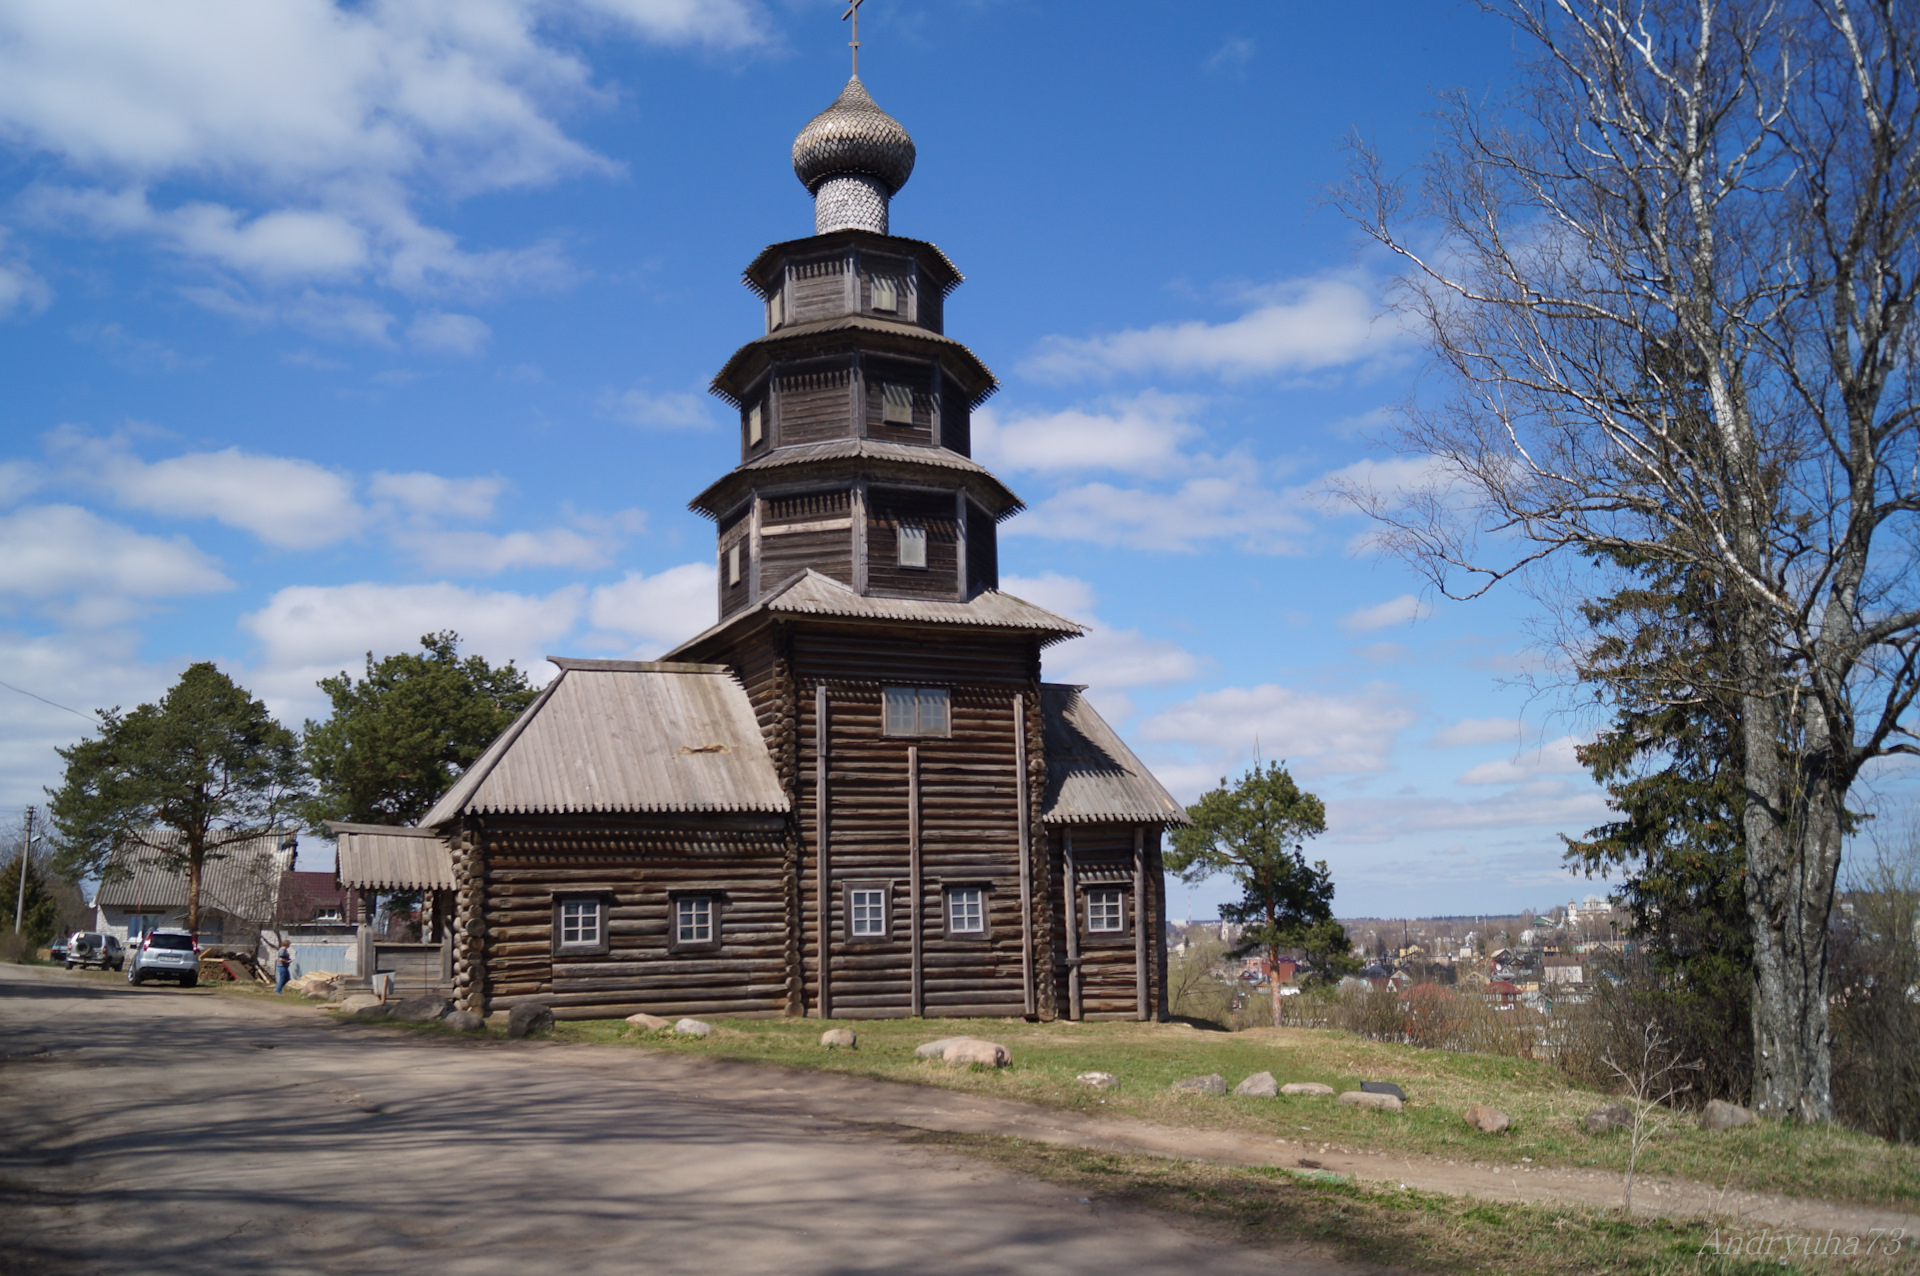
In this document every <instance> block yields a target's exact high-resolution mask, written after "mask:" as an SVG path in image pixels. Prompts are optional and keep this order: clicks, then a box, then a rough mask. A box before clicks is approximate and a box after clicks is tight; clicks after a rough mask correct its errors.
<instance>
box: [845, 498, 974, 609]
mask: <svg viewBox="0 0 1920 1276" xmlns="http://www.w3.org/2000/svg"><path fill="white" fill-rule="evenodd" d="M902 524H909V525H912V526H916V527H924V528H926V530H927V565H926V567H925V568H918V567H902V566H900V546H899V538H898V534H897V529H898V528H899V527H900V526H901V525H902ZM959 552H960V547H959V528H958V527H957V526H956V525H955V509H954V500H953V494H952V493H951V492H924V491H912V490H906V489H901V488H885V487H875V488H871V489H869V490H868V493H867V583H868V585H869V586H870V587H871V588H873V589H875V590H877V591H879V592H881V593H888V594H908V595H914V596H918V597H923V598H953V597H954V596H955V594H956V593H957V592H958V589H957V584H958V580H959V576H958V571H959V565H958V564H959V560H958V555H959Z"/></svg>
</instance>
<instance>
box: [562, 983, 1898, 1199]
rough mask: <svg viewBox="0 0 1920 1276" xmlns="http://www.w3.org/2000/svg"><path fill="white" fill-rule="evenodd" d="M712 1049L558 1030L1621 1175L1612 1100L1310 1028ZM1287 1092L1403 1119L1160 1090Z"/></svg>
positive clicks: (1660, 1154)
mask: <svg viewBox="0 0 1920 1276" xmlns="http://www.w3.org/2000/svg"><path fill="white" fill-rule="evenodd" d="M714 1022H715V1023H716V1025H717V1027H718V1031H716V1032H715V1033H714V1035H713V1036H711V1037H707V1038H676V1037H672V1036H669V1035H666V1034H646V1035H642V1034H639V1033H635V1032H633V1031H632V1030H630V1029H628V1028H627V1027H626V1025H624V1024H622V1023H620V1022H618V1021H587V1022H573V1023H562V1024H560V1025H559V1026H558V1027H557V1028H556V1030H555V1035H556V1037H558V1038H559V1039H561V1040H571V1041H598V1042H624V1043H628V1044H633V1045H643V1046H645V1047H647V1048H649V1049H658V1050H670V1051H675V1052H680V1053H688V1054H698V1055H706V1056H710V1057H715V1058H723V1059H736V1060H746V1061H753V1062H764V1063H779V1064H787V1065H791V1066H797V1067H805V1068H816V1069H824V1070H827V1071H833V1072H844V1073H849V1074H853V1075H858V1076H869V1077H881V1078H886V1079H889V1080H896V1081H909V1082H916V1083H920V1084H928V1085H938V1086H945V1087H949V1088H953V1089H960V1090H972V1091H980V1092H982V1093H989V1094H998V1095H1004V1096H1006V1097H1008V1098H1014V1099H1024V1100H1028V1101H1031V1102H1036V1103H1043V1104H1047V1105H1050V1106H1053V1107H1059V1108H1067V1109H1072V1110H1076V1111H1082V1112H1097V1113H1101V1114H1107V1115H1116V1116H1132V1117H1143V1118H1148V1119H1151V1120H1154V1121H1158V1122H1162V1123H1166V1124H1172V1125H1185V1126H1196V1127H1203V1128H1212V1129H1228V1130H1238V1131H1244V1132H1246V1133H1250V1134H1264V1135H1268V1136H1271V1137H1276V1138H1286V1139H1289V1140H1302V1141H1311V1142H1316V1143H1328V1144H1332V1145H1336V1146H1342V1147H1349V1148H1356V1149H1368V1150H1378V1151H1393V1152H1407V1153H1416V1154H1419V1155H1424V1156H1433V1157H1440V1158H1445V1159H1452V1160H1457V1161H1464V1162H1481V1163H1489V1164H1493V1163H1498V1164H1515V1163H1518V1162H1519V1161H1520V1159H1521V1158H1522V1157H1530V1158H1532V1161H1533V1163H1534V1164H1536V1165H1562V1166H1580V1167H1598V1168H1601V1169H1607V1170H1614V1171H1619V1170H1623V1169H1624V1168H1625V1166H1626V1160H1627V1151H1628V1149H1627V1137H1626V1135H1625V1134H1624V1133H1620V1132H1616V1133H1612V1134H1605V1135H1589V1134H1587V1133H1586V1132H1585V1130H1584V1128H1583V1126H1582V1121H1583V1118H1584V1117H1585V1115H1586V1114H1587V1113H1588V1112H1590V1111H1591V1110H1592V1109H1593V1108H1595V1107H1597V1106H1599V1105H1600V1104H1602V1103H1604V1102H1608V1101H1610V1100H1609V1096H1606V1095H1602V1094H1600V1093H1598V1092H1596V1091H1594V1090H1591V1089H1588V1088H1587V1087H1584V1086H1581V1085H1579V1084H1577V1083H1575V1082H1573V1081H1571V1080H1569V1079H1568V1078H1567V1077H1566V1076H1565V1075H1564V1074H1563V1073H1561V1072H1559V1071H1558V1070H1556V1069H1555V1068H1553V1067H1552V1066H1550V1065H1547V1064H1543V1063H1534V1062H1530V1061H1527V1060H1521V1059H1511V1058H1506V1057H1502V1056H1494V1055H1470V1054H1455V1053H1450V1052H1446V1051H1439V1050H1421V1049H1415V1048H1412V1047H1407V1046H1393V1045H1386V1044H1382V1043H1379V1042H1374V1041H1368V1040H1365V1039H1362V1038H1359V1037H1355V1036H1352V1035H1350V1034H1348V1033H1343V1032H1336V1031H1329V1030H1314V1029H1284V1028H1283V1029H1272V1028H1262V1029H1252V1030H1249V1031H1246V1032H1235V1033H1226V1032H1210V1031H1202V1030H1198V1029H1195V1028H1192V1027H1188V1026H1186V1025H1184V1024H1139V1023H1098V1024H1096V1023H1051V1024H1029V1023H1023V1022H1018V1021H1008V1020H951V1019H940V1020H912V1019H893V1020H874V1021H866V1022H857V1023H851V1024H846V1025H841V1026H848V1027H852V1028H854V1029H855V1030H856V1031H857V1032H858V1033H859V1036H860V1047H859V1049H858V1050H856V1051H845V1050H828V1049H825V1048H823V1047H822V1046H821V1045H820V1044H819V1037H820V1033H821V1030H822V1028H823V1027H824V1026H825V1025H823V1024H822V1023H821V1022H820V1021H818V1020H804V1021H795V1020H781V1019H732V1020H715V1021H714ZM962 1033H966V1034H971V1035H974V1036H981V1037H987V1038H990V1039H992V1040H995V1041H998V1042H1000V1043H1001V1044H1003V1045H1005V1046H1007V1047H1008V1048H1009V1049H1010V1050H1011V1051H1012V1052H1013V1060H1014V1062H1013V1066H1012V1067H1010V1068H1006V1069H1003V1070H1000V1071H997V1072H992V1071H986V1070H981V1069H953V1068H948V1067H946V1066H944V1065H942V1064H939V1063H932V1062H926V1061H923V1060H919V1059H916V1058H914V1057H913V1048H914V1047H915V1046H916V1045H919V1044H920V1043H921V1042H923V1041H927V1040H931V1039H932V1038H934V1037H937V1036H954V1035H959V1034H962ZM1094 1070H1099V1071H1103V1072H1111V1073H1113V1074H1115V1076H1117V1077H1118V1078H1119V1080H1120V1084H1119V1087H1118V1088H1117V1089H1114V1090H1107V1091H1096V1090H1091V1089H1089V1088H1087V1087H1085V1086H1082V1085H1079V1084H1078V1083H1076V1082H1075V1081H1074V1077H1075V1076H1076V1075H1077V1074H1079V1073H1081V1072H1088V1071H1094ZM1262 1071H1265V1072H1272V1073H1273V1074H1274V1076H1275V1077H1276V1078H1278V1079H1279V1080H1280V1082H1281V1083H1282V1084H1284V1083H1286V1082H1289V1081H1320V1082H1324V1083H1326V1084H1328V1085H1331V1086H1333V1087H1334V1089H1336V1090H1348V1089H1355V1088H1357V1087H1358V1085H1359V1083H1360V1082H1361V1081H1362V1080H1383V1081H1394V1082H1398V1083H1399V1084H1400V1086H1401V1087H1402V1088H1403V1089H1405V1090H1406V1092H1407V1098H1408V1106H1407V1110H1406V1111H1404V1112H1402V1113H1399V1114H1392V1113H1380V1112H1370V1111H1365V1110H1361V1109H1355V1108H1340V1107H1336V1106H1335V1105H1334V1103H1333V1100H1331V1099H1329V1098H1310V1097H1282V1098H1279V1099H1238V1098H1233V1097H1227V1098H1217V1097H1211V1096H1206V1095H1172V1094H1169V1093H1167V1086H1168V1085H1169V1084H1170V1083H1171V1082H1173V1081H1175V1080H1178V1079H1180V1078H1182V1077H1191V1076H1197V1075H1201V1074H1205V1073H1214V1072H1217V1073H1219V1074H1221V1075H1222V1076H1224V1077H1225V1078H1226V1079H1227V1083H1228V1085H1233V1084H1235V1083H1237V1082H1239V1081H1240V1080H1241V1079H1242V1078H1244V1077H1246V1076H1248V1075H1249V1074H1251V1073H1255V1072H1262ZM1474 1103H1486V1104H1491V1105H1492V1106H1494V1107H1496V1108H1499V1109H1501V1110H1502V1111H1504V1112H1506V1113H1507V1114H1508V1115H1509V1116H1511V1117H1512V1118H1513V1128H1512V1129H1511V1130H1509V1131H1508V1132H1507V1133H1505V1134H1502V1135H1486V1134H1481V1133H1479V1132H1478V1131H1475V1130H1472V1129H1470V1128H1468V1126H1467V1125H1466V1123H1465V1122H1464V1121H1463V1120H1462V1118H1461V1114H1462V1113H1463V1112H1464V1111H1465V1109H1466V1108H1467V1107H1468V1106H1470V1105H1471V1104H1474ZM1668 1119H1669V1120H1670V1122H1671V1124H1670V1126H1669V1127H1668V1128H1667V1129H1665V1130H1663V1131H1662V1132H1660V1133H1659V1134H1657V1135H1656V1136H1655V1137H1654V1139H1653V1140H1652V1142H1651V1143H1650V1144H1649V1145H1648V1146H1647V1147H1646V1148H1645V1149H1644V1150H1643V1151H1642V1153H1641V1160H1640V1172H1641V1173H1643V1174H1656V1175H1658V1174H1666V1175H1673V1176H1675V1177H1679V1178H1686V1179H1694V1180H1697V1181H1701V1182H1705V1183H1710V1184H1712V1185H1713V1186H1715V1187H1721V1188H1725V1187H1736V1188H1744V1189H1750V1190H1755V1191H1766V1192H1778V1193H1781V1194H1784V1195H1790V1196H1804V1197H1815V1198H1824V1199H1832V1200H1846V1201H1859V1202H1868V1203H1875V1204H1890V1205H1896V1206H1911V1205H1912V1204H1914V1203H1915V1202H1920V1148H1914V1147H1902V1146H1900V1145H1897V1144H1889V1143H1885V1142H1882V1141H1881V1140H1879V1139H1875V1138H1872V1137H1869V1136H1867V1135H1862V1134H1856V1133H1853V1132H1851V1131H1847V1130H1842V1129H1838V1128H1834V1127H1823V1128H1807V1127H1801V1126H1793V1125H1787V1124H1782V1123H1774V1122H1762V1123H1760V1124H1758V1125H1756V1126H1752V1127H1748V1128H1746V1129H1741V1130H1728V1131H1722V1132H1712V1133H1710V1132H1707V1131H1703V1130H1700V1129H1698V1128H1697V1127H1696V1126H1695V1123H1694V1121H1693V1119H1692V1118H1691V1117H1690V1116H1689V1115H1687V1114H1685V1113H1673V1114H1670V1116H1669V1117H1668Z"/></svg>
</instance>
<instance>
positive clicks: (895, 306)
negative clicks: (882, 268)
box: [873, 275, 900, 314]
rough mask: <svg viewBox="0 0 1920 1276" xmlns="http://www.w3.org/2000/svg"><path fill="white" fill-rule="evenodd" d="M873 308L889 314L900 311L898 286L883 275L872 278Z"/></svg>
mask: <svg viewBox="0 0 1920 1276" xmlns="http://www.w3.org/2000/svg"><path fill="white" fill-rule="evenodd" d="M873 308H874V309H875V310H884V311H886V312H887V313H889V314H895V313H898V312H899V310H900V285H899V284H898V283H896V282H894V281H893V280H891V279H889V278H887V277H886V276H885V275H875V276H874V277H873Z"/></svg>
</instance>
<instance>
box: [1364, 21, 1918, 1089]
mask: <svg viewBox="0 0 1920 1276" xmlns="http://www.w3.org/2000/svg"><path fill="white" fill-rule="evenodd" d="M1486 7H1488V8H1489V9H1493V10H1495V11H1496V12H1498V13H1500V14H1502V15H1503V16H1504V17H1505V18H1506V19H1507V20H1508V21H1510V22H1511V23H1512V25H1513V26H1514V28H1515V29H1516V31H1517V33H1518V35H1519V36H1520V37H1521V39H1522V41H1523V43H1524V44H1525V45H1526V46H1527V47H1529V48H1530V49H1531V50H1532V51H1533V56H1532V58H1531V60H1530V61H1529V63H1528V64H1527V66H1526V68H1525V72H1524V74H1523V75H1522V76H1521V78H1520V81H1519V83H1520V88H1519V90H1518V91H1517V92H1516V93H1515V94H1514V95H1513V96H1512V97H1511V98H1509V99H1508V100H1506V101H1504V102H1501V103H1497V104H1495V105H1492V106H1489V107H1482V106H1480V105H1476V104H1475V103H1473V102H1471V101H1469V100H1468V99H1467V98H1466V97H1465V96H1464V95H1454V96H1452V97H1450V98H1448V99H1446V100H1445V102H1444V105H1443V109H1442V111H1441V114H1440V124H1441V134H1440V144H1439V146H1438V147H1437V148H1436V151H1435V153H1434V155H1433V156H1432V157H1431V158H1430V159H1429V160H1428V161H1427V162H1426V164H1425V165H1424V166H1423V167H1422V168H1421V169H1420V170H1419V171H1418V173H1417V174H1416V175H1415V176H1413V177H1411V178H1409V179H1406V180H1401V179H1398V178H1394V177H1391V176H1389V175H1388V174H1387V173H1386V172H1385V170H1384V168H1383V166H1382V164H1381V163H1380V161H1379V160H1378V158H1377V157H1376V156H1375V155H1373V154H1372V153H1370V152H1369V151H1368V150H1367V149H1366V148H1365V147H1364V146H1361V147H1359V148H1357V162H1356V164H1355V167H1354V171H1353V176H1352V179H1351V180H1350V182H1349V183H1348V184H1347V185H1346V186H1345V187H1343V189H1342V190H1341V192H1340V201H1341V203H1342V204H1343V206H1344V207H1345V209H1346V211H1347V212H1348V213H1349V214H1350V215H1351V216H1353V217H1354V218H1355V219H1356V220H1357V221H1358V222H1359V224H1360V225H1362V226H1363V227H1364V228H1365V230H1366V231H1367V232H1368V233H1369V234H1370V235H1371V236H1372V237H1373V238H1374V239H1376V240H1378V241H1379V242H1380V243H1381V244H1383V245H1385V246H1386V247H1387V248H1389V249H1390V250H1391V251H1393V252H1394V253H1397V254H1398V255H1399V256H1400V258H1402V259H1403V260H1404V261H1405V262H1406V263H1407V265H1408V270H1407V271H1406V273H1405V275H1404V276H1403V278H1404V279H1405V286H1404V290H1403V291H1402V292H1401V294H1400V296H1399V298H1398V300H1399V303H1400V304H1401V305H1402V307H1403V308H1404V310H1405V311H1406V312H1407V313H1408V314H1409V315H1410V316H1412V318H1413V319H1414V320H1416V321H1417V322H1419V323H1420V324H1422V325H1424V329H1425V332H1426V334H1427V336H1428V338H1429V340H1430V343H1431V348H1432V350H1433V352H1434V354H1435V356H1436V363H1437V367H1438V369H1439V370H1440V372H1441V373H1442V374H1443V379H1444V381H1445V382H1446V384H1447V386H1448V387H1449V391H1448V393H1447V395H1446V396H1445V397H1444V398H1442V399H1440V400H1438V401H1437V402H1436V403H1435V405H1433V406H1431V407H1425V408H1418V409H1415V410H1413V411H1411V412H1409V414H1408V417H1407V422H1406V425H1405V426H1404V428H1403V431H1402V438H1401V442H1402V444H1403V446H1404V447H1405V448H1406V449H1407V450H1408V451H1410V452H1413V453H1417V454H1421V455H1424V456H1426V457H1428V458H1430V460H1429V464H1428V467H1427V471H1426V472H1427V476H1428V477H1427V478H1426V479H1425V480H1424V481H1423V482H1422V483H1420V484H1418V485H1415V486H1412V487H1409V488H1406V489H1402V490H1399V491H1394V492H1386V491H1378V490H1374V491H1360V490H1356V491H1353V492H1351V493H1350V494H1351V495H1352V496H1354V497H1355V499H1357V500H1359V501H1360V502H1361V504H1362V506H1363V507H1364V508H1365V509H1367V510H1368V511H1369V512H1371V513H1372V514H1374V515H1375V516H1376V517H1377V518H1379V519H1380V520H1381V521H1382V523H1383V534H1384V535H1385V537H1386V539H1387V541H1388V543H1389V544H1390V545H1391V547H1392V548H1393V549H1395V550H1397V551H1398V552H1400V553H1402V554H1403V555H1405V556H1406V557H1408V558H1409V559H1410V560H1411V561H1413V562H1415V563H1417V564H1419V565H1420V566H1421V567H1422V568H1423V569H1424V570H1425V571H1427V572H1428V573H1429V575H1430V577H1431V579H1432V580H1434V581H1435V582H1436V583H1437V584H1438V586H1439V587H1440V588H1441V589H1442V590H1443V591H1445V592H1446V593H1448V594H1449V595H1452V596H1455V597H1465V596H1472V595H1474V594H1477V593H1479V592H1481V591H1483V590H1485V589H1486V588H1489V587H1491V586H1492V584H1493V583H1495V582H1497V581H1499V580H1501V579H1503V578H1505V577H1507V576H1509V575H1511V574H1512V573H1515V572H1531V570H1532V569H1535V568H1537V567H1538V566H1539V565H1541V564H1542V563H1543V562H1544V561H1545V560H1547V559H1549V558H1552V557H1554V556H1558V555H1563V554H1564V552H1565V551H1569V550H1571V551H1573V552H1574V554H1575V555H1576V556H1577V558H1576V562H1577V563H1579V564H1582V565H1581V566H1580V567H1579V568H1578V570H1580V571H1591V572H1593V573H1594V574H1595V575H1596V576H1598V575H1600V574H1601V573H1604V572H1605V571H1606V570H1608V569H1607V566H1606V564H1608V563H1613V562H1634V563H1640V564H1653V565H1658V566H1664V567H1669V568H1680V569H1683V570H1686V571H1690V572H1697V573H1702V574H1704V575H1705V576H1706V577H1707V578H1709V579H1711V580H1712V581H1713V582H1714V584H1715V586H1716V588H1717V590H1718V592H1719V593H1720V595H1721V596H1722V598H1723V600H1724V606H1725V607H1726V617H1725V619H1726V628H1725V632H1726V634H1727V639H1726V641H1727V643H1728V646H1729V651H1728V653H1727V655H1728V659H1727V661H1726V667H1727V673H1726V675H1725V681H1724V684H1723V685H1719V686H1715V687H1711V688H1709V689H1707V690H1706V692H1704V693H1702V691H1701V690H1700V689H1699V688H1698V687H1693V688H1690V689H1689V690H1688V691H1687V692H1686V693H1685V694H1688V695H1695V696H1697V695H1700V694H1708V695H1711V696H1714V697H1716V698H1721V699H1722V701H1723V705H1724V707H1725V708H1726V709H1727V710H1729V711H1730V712H1731V713H1733V714H1735V715H1737V720H1738V721H1739V722H1740V724H1741V728H1742V729H1741V756H1740V758H1739V759H1737V761H1738V764H1739V768H1740V773H1741V783H1742V785H1743V788H1744V792H1745V805H1744V815H1743V833H1744V837H1745V841H1746V851H1747V864H1748V869H1747V877H1746V883H1745V893H1746V901H1747V911H1748V916H1749V921H1750V924H1751V927H1752V930H1753V939H1754V962H1755V988H1754V998H1753V1009H1754V1056H1755V1057H1754V1076H1755V1081H1754V1101H1755V1104H1756V1106H1757V1107H1758V1108H1759V1109H1760V1110H1761V1111H1763V1112H1767V1113H1770V1114H1774V1115H1777V1116H1790V1117H1796V1118H1799V1119H1801V1120H1807V1121H1823V1120H1827V1119H1830V1117H1831V1115H1832V1111H1833V1100H1832V1095H1831V1044H1830V1034H1829V1027H1828V989H1827V936H1828V919H1829V915H1830V913H1831V911H1832V908H1833V905H1834V897H1835V883H1836V878H1837V874H1838V871H1839V865H1840V857H1841V847H1842V841H1843V837H1844V834H1845V832H1846V830H1847V825H1848V819H1849V816H1848V813H1847V796H1848V793H1849V791H1850V790H1851V789H1852V788H1853V787H1854V785H1855V784H1856V782H1857V781H1858V779H1859V777H1860V775H1861V772H1862V768H1863V767H1865V766H1867V765H1868V764H1869V763H1871V762H1872V761H1873V760H1874V759H1876V758H1880V757H1884V756H1886V755H1888V754H1895V753H1909V754H1911V753H1916V752H1920V749H1916V746H1915V743H1914V740H1915V737H1914V734H1913V729H1912V723H1911V720H1910V717H1909V710H1910V708H1911V706H1912V703H1913V699H1914V695H1915V691H1916V689H1920V676H1917V675H1920V668H1917V667H1916V661H1917V660H1920V572H1916V570H1915V566H1916V565H1915V562H1914V558H1915V551H1916V548H1920V526H1917V523H1916V498H1917V492H1920V453H1917V451H1916V435H1917V433H1920V416H1917V415H1916V406H1917V405H1916V402H1915V383H1914V366H1915V355H1916V340H1917V338H1916V329H1915V325H1914V303H1915V299H1916V291H1917V290H1920V66H1917V65H1916V53H1917V51H1920V0H1639V2H1636V0H1498V2H1496V0H1486ZM1569 566H1573V564H1569ZM1603 583H1605V582H1602V581H1598V580H1596V581H1594V582H1593V584H1594V585H1595V589H1594V590H1593V591H1592V592H1594V593H1598V592H1600V589H1599V586H1600V585H1602V584H1603ZM1615 583H1617V582H1615ZM1577 654H1578V653H1576V655H1577ZM1635 676H1636V677H1638V678H1641V679H1643V681H1642V682H1641V683H1640V684H1639V685H1638V686H1636V688H1635V691H1636V693H1637V694H1640V695H1643V696H1644V695H1648V694H1660V693H1662V691H1663V688H1662V687H1661V686H1660V685H1659V684H1660V674H1659V670H1658V668H1657V666H1656V667H1653V668H1650V669H1647V670H1642V671H1641V672H1640V673H1638V674H1636V675H1635ZM1678 686H1679V680H1676V685H1675V688H1674V689H1672V690H1671V694H1673V695H1675V696H1679V695H1680V694H1681V693H1680V691H1679V690H1678Z"/></svg>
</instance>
